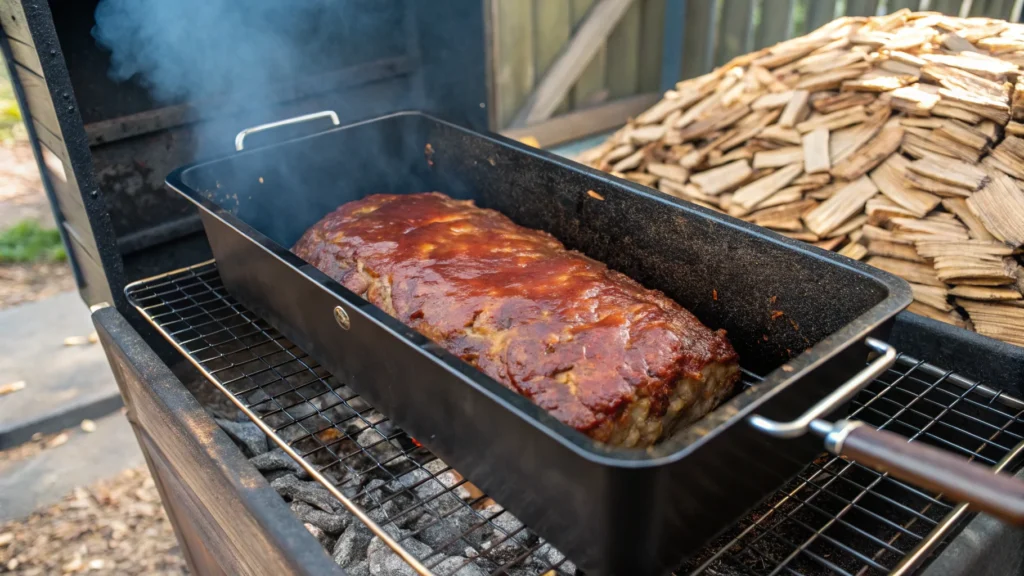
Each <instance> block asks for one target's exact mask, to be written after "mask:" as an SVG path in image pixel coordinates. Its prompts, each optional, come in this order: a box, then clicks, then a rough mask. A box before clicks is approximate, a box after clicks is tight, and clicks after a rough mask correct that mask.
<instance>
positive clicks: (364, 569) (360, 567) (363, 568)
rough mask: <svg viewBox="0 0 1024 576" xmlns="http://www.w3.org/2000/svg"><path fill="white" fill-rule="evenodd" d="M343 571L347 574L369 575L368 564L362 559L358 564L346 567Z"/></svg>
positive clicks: (351, 575) (349, 575) (352, 575)
mask: <svg viewBox="0 0 1024 576" xmlns="http://www.w3.org/2000/svg"><path fill="white" fill-rule="evenodd" d="M345 573H346V574H348V576H370V564H369V563H368V562H367V561H366V560H363V561H362V562H360V563H358V564H353V565H352V566H349V567H348V568H345Z"/></svg>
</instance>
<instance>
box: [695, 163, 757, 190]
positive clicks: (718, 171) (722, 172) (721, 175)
mask: <svg viewBox="0 0 1024 576" xmlns="http://www.w3.org/2000/svg"><path fill="white" fill-rule="evenodd" d="M753 172H754V171H753V169H752V168H751V167H750V163H749V162H747V161H746V160H737V161H735V162H731V163H729V164H726V165H724V166H719V167H718V168H712V169H711V170H706V171H704V172H700V173H697V174H691V175H690V182H693V183H694V184H696V185H698V186H700V187H701V190H703V192H704V193H705V194H709V195H711V196H716V195H718V194H721V193H722V192H725V191H727V190H731V189H733V188H735V187H737V186H739V185H740V184H742V183H743V182H744V181H746V179H747V178H748V177H749V176H750V175H751V174H753Z"/></svg>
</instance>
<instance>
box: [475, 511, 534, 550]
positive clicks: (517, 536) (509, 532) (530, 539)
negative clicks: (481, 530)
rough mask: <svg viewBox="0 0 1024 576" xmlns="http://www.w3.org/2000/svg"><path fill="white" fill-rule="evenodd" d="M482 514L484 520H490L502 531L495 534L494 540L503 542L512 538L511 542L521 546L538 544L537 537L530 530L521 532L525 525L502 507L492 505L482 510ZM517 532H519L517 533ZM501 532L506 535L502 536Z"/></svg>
mask: <svg viewBox="0 0 1024 576" xmlns="http://www.w3.org/2000/svg"><path fill="white" fill-rule="evenodd" d="M480 514H481V515H482V516H483V517H484V518H490V519H491V524H493V525H494V526H496V527H497V528H499V529H500V532H498V533H496V534H495V536H494V540H502V539H504V538H505V537H506V536H511V538H510V540H515V541H516V542H519V543H520V544H525V545H530V544H533V543H534V542H536V537H535V536H534V535H533V534H531V533H530V531H529V530H526V529H525V528H523V529H521V530H520V528H522V527H523V523H522V522H520V521H519V519H518V518H516V517H515V516H513V515H512V514H511V513H509V512H507V511H505V509H504V508H502V507H501V506H500V505H498V504H491V505H490V506H488V507H487V508H484V509H483V510H481V511H480ZM516 530H519V531H518V532H516ZM501 532H504V533H505V534H501Z"/></svg>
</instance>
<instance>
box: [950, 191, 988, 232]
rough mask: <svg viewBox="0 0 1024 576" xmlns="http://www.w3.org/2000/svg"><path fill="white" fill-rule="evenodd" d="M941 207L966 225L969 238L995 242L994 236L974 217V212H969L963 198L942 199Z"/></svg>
mask: <svg viewBox="0 0 1024 576" xmlns="http://www.w3.org/2000/svg"><path fill="white" fill-rule="evenodd" d="M942 207H943V208H945V209H946V210H949V211H950V212H951V213H952V214H954V215H955V216H956V217H957V218H959V219H960V221H961V222H963V223H964V224H965V225H967V229H968V230H969V231H970V234H971V238H973V239H975V240H985V241H991V240H995V236H993V235H992V234H990V233H989V231H988V230H986V229H985V225H984V224H982V223H981V220H979V219H978V217H977V216H975V215H974V212H971V209H970V208H969V207H968V206H967V201H966V200H964V199H963V198H944V199H943V200H942Z"/></svg>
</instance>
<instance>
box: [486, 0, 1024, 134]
mask: <svg viewBox="0 0 1024 576" xmlns="http://www.w3.org/2000/svg"><path fill="white" fill-rule="evenodd" d="M487 2H488V11H489V15H490V22H489V36H490V37H489V47H490V51H491V54H490V58H491V80H490V82H491V86H490V93H491V125H492V127H493V128H495V129H498V130H504V131H507V132H509V133H511V134H513V135H526V134H530V135H533V136H535V137H537V138H538V140H540V142H541V144H544V145H547V144H554V143H557V142H559V141H565V140H570V139H574V138H578V137H580V136H582V135H585V134H591V133H595V132H600V131H603V130H607V129H609V128H611V127H613V126H616V125H619V124H621V123H622V122H624V121H625V120H626V118H628V117H629V116H631V115H635V114H636V113H638V112H639V111H641V110H643V109H644V108H646V107H647V106H649V105H650V104H651V103H653V102H654V101H656V100H657V99H658V98H659V95H660V93H661V92H662V91H664V90H666V89H668V88H670V87H672V86H673V85H674V84H675V82H677V81H678V80H680V79H683V78H690V77H693V76H697V75H699V74H703V73H705V72H708V71H710V70H711V69H713V68H714V67H715V66H719V65H721V64H723V63H725V62H726V61H728V60H729V59H730V58H732V57H734V56H738V55H740V54H743V53H746V52H749V51H751V50H756V49H758V48H762V47H764V46H769V45H771V44H775V43H776V42H779V41H782V40H785V39H787V38H791V37H793V36H799V35H802V34H806V33H807V32H810V31H811V30H814V29H815V28H817V27H819V26H821V25H822V24H824V23H825V22H828V21H830V20H832V19H833V18H836V17H839V16H843V15H851V16H868V15H876V14H885V13H889V12H892V11H895V10H899V9H901V8H910V9H912V10H935V11H940V12H943V13H946V14H953V15H961V16H987V17H992V18H1003V19H1006V20H1010V21H1013V22H1017V21H1019V20H1020V18H1021V8H1022V4H1024V0H487Z"/></svg>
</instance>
